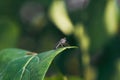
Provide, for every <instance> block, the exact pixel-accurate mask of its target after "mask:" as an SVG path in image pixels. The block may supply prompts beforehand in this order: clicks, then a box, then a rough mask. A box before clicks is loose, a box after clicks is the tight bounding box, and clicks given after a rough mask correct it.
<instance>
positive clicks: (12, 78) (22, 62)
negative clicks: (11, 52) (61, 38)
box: [0, 46, 76, 80]
mask: <svg viewBox="0 0 120 80" xmlns="http://www.w3.org/2000/svg"><path fill="white" fill-rule="evenodd" d="M70 48H76V47H74V46H71V47H64V48H59V49H56V50H50V51H46V52H42V53H40V54H34V55H26V56H23V57H20V58H18V59H14V60H12V61H11V62H10V63H9V64H8V66H7V67H6V69H5V70H4V72H2V73H1V77H0V80H43V79H44V76H45V74H46V72H47V70H48V68H49V66H50V64H51V62H52V61H53V59H54V58H55V56H56V55H58V54H59V53H61V52H62V51H64V50H66V49H70Z"/></svg>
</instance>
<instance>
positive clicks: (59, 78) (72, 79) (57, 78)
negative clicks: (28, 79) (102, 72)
mask: <svg viewBox="0 0 120 80" xmlns="http://www.w3.org/2000/svg"><path fill="white" fill-rule="evenodd" d="M45 80H82V79H81V78H80V77H78V76H68V77H67V76H63V75H60V74H58V75H53V76H51V77H46V78H45Z"/></svg>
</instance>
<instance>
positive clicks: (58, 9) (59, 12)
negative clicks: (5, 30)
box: [49, 0, 74, 35]
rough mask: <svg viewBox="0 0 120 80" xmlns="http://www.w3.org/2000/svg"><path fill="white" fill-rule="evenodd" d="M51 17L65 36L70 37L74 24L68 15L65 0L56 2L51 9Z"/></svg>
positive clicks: (55, 0) (56, 0)
mask: <svg viewBox="0 0 120 80" xmlns="http://www.w3.org/2000/svg"><path fill="white" fill-rule="evenodd" d="M49 15H50V18H51V20H52V21H53V22H54V24H55V25H56V26H57V27H58V28H59V29H60V30H61V31H62V32H63V33H64V34H66V35H70V34H72V33H73V31H74V28H73V24H72V22H71V20H70V18H69V16H68V14H67V10H66V9H65V3H64V1H63V0H54V2H53V4H52V6H51V8H50V12H49Z"/></svg>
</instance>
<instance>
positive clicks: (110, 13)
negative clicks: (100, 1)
mask: <svg viewBox="0 0 120 80" xmlns="http://www.w3.org/2000/svg"><path fill="white" fill-rule="evenodd" d="M117 17H118V16H117V8H116V6H115V3H114V0H110V1H108V3H107V7H106V11H105V23H106V31H107V32H108V34H109V35H114V34H116V33H117V29H118V23H117V22H118V21H117Z"/></svg>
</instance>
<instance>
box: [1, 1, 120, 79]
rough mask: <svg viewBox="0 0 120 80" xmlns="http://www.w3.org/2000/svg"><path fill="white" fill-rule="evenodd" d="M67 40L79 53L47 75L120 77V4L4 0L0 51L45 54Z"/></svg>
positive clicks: (63, 58) (65, 56) (66, 56)
mask: <svg viewBox="0 0 120 80" xmlns="http://www.w3.org/2000/svg"><path fill="white" fill-rule="evenodd" d="M63 37H67V40H68V42H69V44H70V45H76V46H79V49H78V50H76V51H72V52H71V53H72V54H61V55H60V56H59V57H58V58H57V59H55V61H54V63H53V64H52V65H51V68H50V69H49V71H48V74H47V75H46V77H47V76H49V74H50V75H52V74H57V72H61V73H62V74H63V75H65V76H73V75H75V76H79V77H80V78H82V79H86V80H119V79H120V78H119V76H117V75H119V74H120V69H119V68H120V66H119V64H120V61H119V57H120V55H119V54H120V46H119V45H120V0H31V1H28V0H1V1H0V50H2V49H5V48H13V47H16V48H21V49H26V50H30V51H35V52H40V51H46V50H50V49H54V47H55V45H56V43H57V41H59V39H60V38H63ZM68 52H69V51H68ZM0 55H2V54H0ZM54 65H56V67H57V70H55V69H54V67H53V66H54ZM55 80H57V79H56V78H55ZM58 80H59V79H58ZM65 80H66V79H65ZM73 80H76V79H73Z"/></svg>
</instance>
